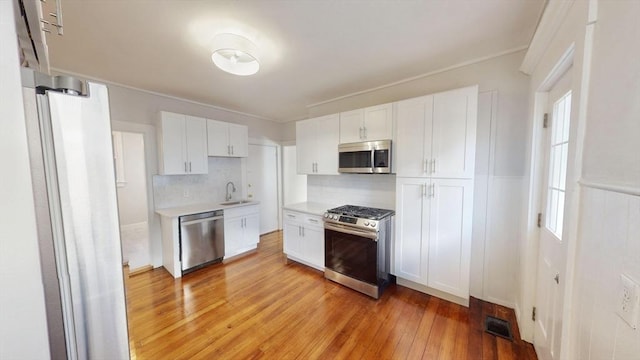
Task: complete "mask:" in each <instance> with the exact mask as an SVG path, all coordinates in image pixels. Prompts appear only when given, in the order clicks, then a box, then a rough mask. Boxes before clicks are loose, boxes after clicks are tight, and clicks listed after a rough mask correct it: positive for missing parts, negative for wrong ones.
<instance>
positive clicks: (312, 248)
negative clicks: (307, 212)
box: [302, 227, 324, 269]
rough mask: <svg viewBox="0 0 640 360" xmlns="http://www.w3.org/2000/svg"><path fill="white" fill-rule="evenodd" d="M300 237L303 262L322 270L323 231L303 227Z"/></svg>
mask: <svg viewBox="0 0 640 360" xmlns="http://www.w3.org/2000/svg"><path fill="white" fill-rule="evenodd" d="M302 231H303V235H304V236H303V237H302V249H303V251H302V252H303V253H304V258H303V260H306V261H307V262H309V263H310V264H311V265H314V266H315V267H316V268H318V269H324V230H323V229H322V228H315V227H305V228H304V229H303V230H302Z"/></svg>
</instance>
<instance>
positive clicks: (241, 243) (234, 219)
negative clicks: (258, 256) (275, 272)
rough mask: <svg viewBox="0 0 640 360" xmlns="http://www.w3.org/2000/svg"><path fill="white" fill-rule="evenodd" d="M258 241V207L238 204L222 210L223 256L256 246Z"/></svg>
mask: <svg viewBox="0 0 640 360" xmlns="http://www.w3.org/2000/svg"><path fill="white" fill-rule="evenodd" d="M259 241H260V207H259V206H258V205H247V206H239V207H235V208H229V209H225V210H224V258H225V259H228V258H231V257H234V256H236V255H239V254H242V253H244V252H247V251H250V250H253V249H255V248H257V246H258V242H259Z"/></svg>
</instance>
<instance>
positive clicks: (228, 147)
mask: <svg viewBox="0 0 640 360" xmlns="http://www.w3.org/2000/svg"><path fill="white" fill-rule="evenodd" d="M227 155H231V145H227Z"/></svg>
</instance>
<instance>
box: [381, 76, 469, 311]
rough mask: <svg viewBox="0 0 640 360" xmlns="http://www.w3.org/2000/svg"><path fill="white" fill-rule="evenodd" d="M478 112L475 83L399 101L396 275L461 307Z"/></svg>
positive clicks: (466, 285) (466, 271)
mask: <svg viewBox="0 0 640 360" xmlns="http://www.w3.org/2000/svg"><path fill="white" fill-rule="evenodd" d="M477 110H478V87H477V86H471V87H466V88H462V89H456V90H452V91H447V92H443V93H438V94H434V95H427V96H423V97H419V98H414V99H408V100H404V101H399V102H398V103H396V129H397V133H396V142H395V147H394V149H395V160H396V161H395V165H396V167H395V169H396V215H397V216H396V221H397V223H396V237H395V248H394V266H393V272H394V275H396V276H397V277H398V278H399V279H398V283H400V284H401V285H405V286H409V287H413V288H416V289H417V290H421V291H425V292H432V293H434V294H435V295H440V294H441V293H439V292H442V293H446V294H450V295H453V296H454V297H455V298H457V299H456V300H459V301H458V302H460V303H462V304H468V298H469V269H470V258H471V223H472V211H473V174H474V165H475V143H476V123H477ZM405 280H406V281H405ZM433 290H436V291H435V292H434V291H433Z"/></svg>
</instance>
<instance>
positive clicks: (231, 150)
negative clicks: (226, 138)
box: [231, 145, 233, 155]
mask: <svg viewBox="0 0 640 360" xmlns="http://www.w3.org/2000/svg"><path fill="white" fill-rule="evenodd" d="M231 155H233V145H231Z"/></svg>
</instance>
